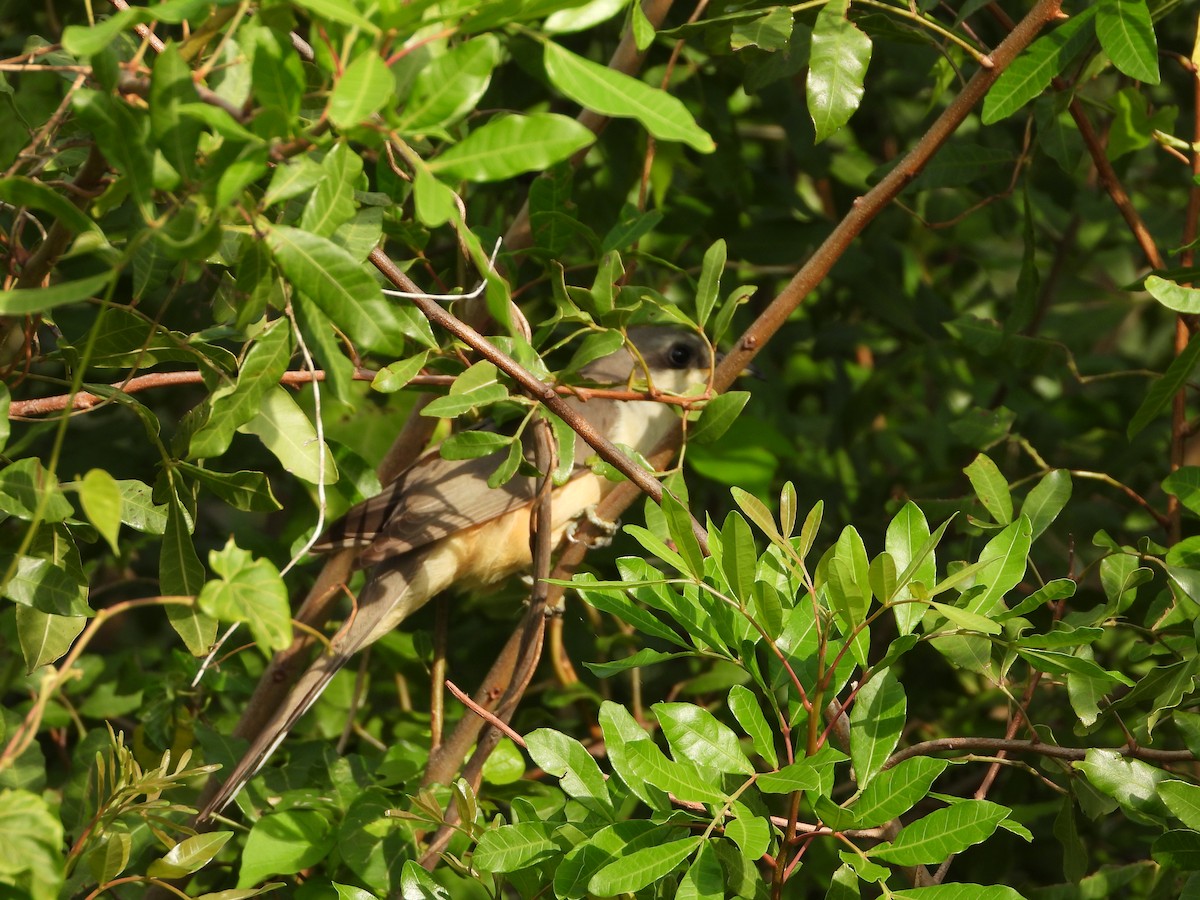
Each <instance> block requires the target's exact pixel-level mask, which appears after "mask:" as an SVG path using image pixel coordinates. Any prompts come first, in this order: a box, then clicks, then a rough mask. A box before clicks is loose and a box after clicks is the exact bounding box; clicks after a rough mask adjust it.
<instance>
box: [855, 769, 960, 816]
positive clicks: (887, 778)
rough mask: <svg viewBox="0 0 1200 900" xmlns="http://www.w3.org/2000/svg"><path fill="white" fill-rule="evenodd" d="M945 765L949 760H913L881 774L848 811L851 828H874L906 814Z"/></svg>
mask: <svg viewBox="0 0 1200 900" xmlns="http://www.w3.org/2000/svg"><path fill="white" fill-rule="evenodd" d="M948 765H950V762H949V760H945V759H935V758H933V757H929V756H915V757H912V758H911V759H906V760H904V761H902V762H900V763H898V764H897V765H896V766H894V767H893V768H891V769H885V770H883V771H882V772H880V773H879V774H877V775H876V776H875V777H874V778H872V779H871V783H870V784H869V785H867V786H866V787H865V788H864V789H863V791H862V793H861V794H859V796H858V798H857V799H856V800H855V801H854V803H853V804H851V806H850V807H849V809H848V812H849V813H851V815H852V816H853V818H854V827H855V828H874V827H876V826H878V825H884V824H886V823H887V822H890V821H892V819H895V818H898V817H899V816H901V815H903V814H904V813H906V812H908V811H909V810H910V809H912V808H913V807H914V806H916V805H917V803H919V802H920V801H921V800H923V799H925V796H926V795H927V794H928V793H929V789H930V788H931V787H933V783H934V782H935V781H936V780H937V778H938V776H939V775H941V774H942V772H943V771H945V769H946V767H947V766H948Z"/></svg>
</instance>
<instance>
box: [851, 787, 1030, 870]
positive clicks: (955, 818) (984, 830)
mask: <svg viewBox="0 0 1200 900" xmlns="http://www.w3.org/2000/svg"><path fill="white" fill-rule="evenodd" d="M1009 812H1010V810H1009V809H1008V807H1005V806H1001V805H1000V804H998V803H990V802H988V801H987V800H963V801H962V802H960V803H955V804H954V805H953V806H950V807H947V808H946V809H938V810H934V811H933V812H931V813H930V814H929V815H927V816H925V817H924V818H921V819H918V820H917V821H915V822H913V823H911V824H910V825H906V826H905V827H904V829H903V830H901V832H900V834H899V835H897V836H896V838H895V840H893V841H892V842H891V844H882V845H880V846H878V847H875V848H872V849H871V850H868V851H867V853H868V854H869V855H870V856H871V858H872V859H877V860H882V861H884V862H890V863H894V864H895V865H899V866H916V865H922V864H926V863H936V862H940V861H941V860H944V859H946V858H947V857H948V856H950V855H952V854H955V853H961V852H962V851H963V850H966V849H967V848H968V847H972V846H974V845H975V844H979V843H982V842H983V841H985V840H987V839H988V838H989V837H991V836H992V833H993V832H994V831H995V830H996V826H997V825H999V824H1000V822H1001V821H1003V820H1004V819H1006V818H1007V817H1008V815H1009Z"/></svg>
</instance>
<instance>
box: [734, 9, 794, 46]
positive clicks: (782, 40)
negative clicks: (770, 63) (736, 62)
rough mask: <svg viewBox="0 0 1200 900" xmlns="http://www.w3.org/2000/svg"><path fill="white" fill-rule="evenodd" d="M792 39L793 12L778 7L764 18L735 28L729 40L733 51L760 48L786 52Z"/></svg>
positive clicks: (761, 17)
mask: <svg viewBox="0 0 1200 900" xmlns="http://www.w3.org/2000/svg"><path fill="white" fill-rule="evenodd" d="M791 37H792V11H791V10H790V9H788V8H787V7H786V6H776V7H773V8H772V9H770V10H768V11H767V13H766V14H765V15H763V16H760V17H758V18H757V19H752V20H750V21H749V22H745V23H738V24H736V25H734V26H733V32H732V34H731V35H730V38H729V47H730V49H731V50H744V49H745V48H747V47H758V48H759V49H760V50H766V51H767V52H774V51H776V50H784V49H786V48H787V46H788V42H789V41H790V40H791Z"/></svg>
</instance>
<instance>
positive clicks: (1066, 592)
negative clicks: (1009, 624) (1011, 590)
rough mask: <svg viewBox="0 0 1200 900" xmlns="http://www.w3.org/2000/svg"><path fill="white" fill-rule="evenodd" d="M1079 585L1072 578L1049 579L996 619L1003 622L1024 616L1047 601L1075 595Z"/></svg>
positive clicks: (1064, 598)
mask: <svg viewBox="0 0 1200 900" xmlns="http://www.w3.org/2000/svg"><path fill="white" fill-rule="evenodd" d="M1077 587H1078V585H1076V583H1075V582H1074V581H1073V580H1071V579H1070V578H1056V579H1054V580H1053V581H1048V582H1046V584H1044V585H1043V586H1042V587H1040V588H1038V589H1037V590H1036V591H1034V592H1033V593H1032V594H1030V595H1029V596H1028V597H1026V598H1025V599H1024V600H1022V601H1021V602H1020V603H1018V604H1017V605H1016V606H1014V607H1013V608H1012V609H1010V610H1009V611H1008V612H1005V613H1001V614H1000V615H998V616H996V621H998V622H1003V621H1005V620H1007V619H1011V618H1015V617H1016V616H1023V615H1025V614H1026V613H1029V612H1032V611H1033V610H1035V609H1037V608H1038V607H1040V606H1043V605H1044V604H1046V603H1057V602H1058V601H1059V600H1066V599H1067V598H1068V597H1073V596H1075V589H1076V588H1077Z"/></svg>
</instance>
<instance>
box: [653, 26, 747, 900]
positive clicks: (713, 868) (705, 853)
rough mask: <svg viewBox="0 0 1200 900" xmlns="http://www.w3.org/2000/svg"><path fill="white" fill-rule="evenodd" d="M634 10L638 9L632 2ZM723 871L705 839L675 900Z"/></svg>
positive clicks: (701, 895) (710, 885)
mask: <svg viewBox="0 0 1200 900" xmlns="http://www.w3.org/2000/svg"><path fill="white" fill-rule="evenodd" d="M633 8H634V9H635V10H637V9H640V8H641V7H640V5H639V4H636V3H635V4H634V6H633ZM724 897H725V871H724V870H723V869H722V868H721V860H720V859H718V858H717V853H716V851H715V850H714V849H713V843H712V842H711V841H705V843H704V844H703V845H702V846H701V847H700V852H699V853H697V854H696V858H695V859H694V860H692V864H691V865H690V866H688V870H687V871H686V872H684V873H683V878H681V879H680V881H679V887H678V889H677V890H676V891H675V900H724Z"/></svg>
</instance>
